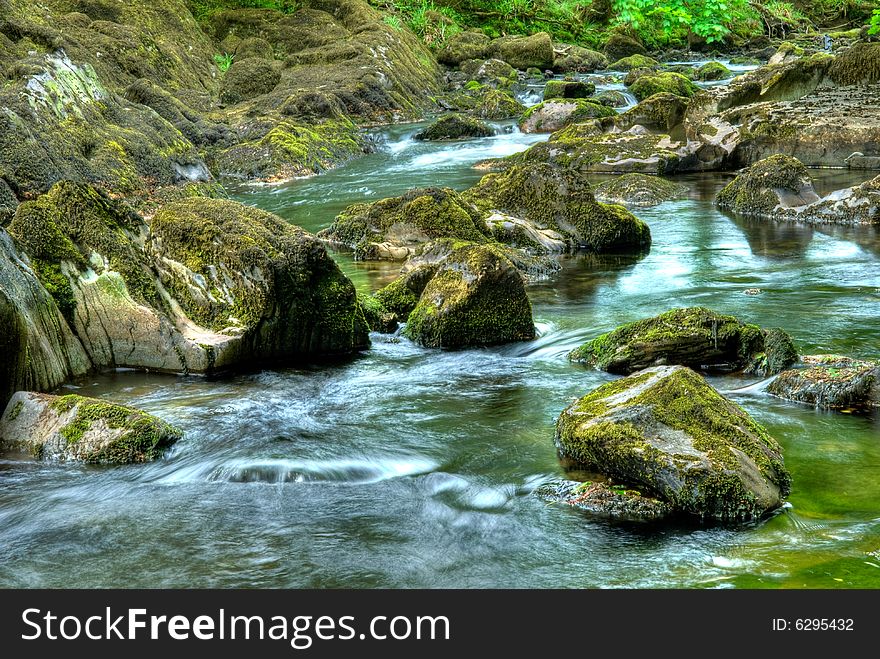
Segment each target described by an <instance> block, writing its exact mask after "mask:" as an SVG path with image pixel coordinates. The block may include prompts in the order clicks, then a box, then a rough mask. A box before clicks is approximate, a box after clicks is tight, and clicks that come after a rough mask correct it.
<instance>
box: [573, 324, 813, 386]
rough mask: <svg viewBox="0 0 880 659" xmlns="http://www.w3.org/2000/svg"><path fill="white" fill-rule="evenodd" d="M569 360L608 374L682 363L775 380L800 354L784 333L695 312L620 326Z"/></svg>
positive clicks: (589, 342)
mask: <svg viewBox="0 0 880 659" xmlns="http://www.w3.org/2000/svg"><path fill="white" fill-rule="evenodd" d="M569 359H571V360H572V361H578V362H583V363H586V364H589V365H591V366H595V367H596V368H600V369H602V370H605V371H608V372H609V373H622V374H629V373H634V372H635V371H639V370H641V369H643V368H647V367H649V366H657V365H666V364H679V365H682V366H689V367H691V368H695V369H710V370H734V371H738V370H743V369H746V370H748V371H749V372H754V373H758V374H761V375H772V374H774V373H779V372H780V371H782V370H784V369H786V368H788V367H790V366H791V365H792V364H794V363H795V362H796V361H797V351H796V350H795V348H794V345H793V343H792V340H791V337H790V336H788V334H786V333H785V332H783V331H782V330H778V329H772V330H763V329H761V328H760V327H758V326H757V325H747V324H745V323H742V322H740V321H739V320H737V319H736V318H734V317H733V316H723V315H721V314H718V313H715V312H714V311H710V310H709V309H705V308H703V307H691V308H687V309H673V310H672V311H667V312H666V313H664V314H660V315H659V316H654V317H653V318H647V319H645V320H640V321H636V322H634V323H628V324H626V325H621V326H620V327H618V328H617V329H616V330H614V331H613V332H609V333H607V334H603V335H602V336H599V337H597V338H595V339H593V340H592V341H588V342H587V343H585V344H583V345H582V346H581V347H579V348H576V349H575V350H572V351H571V353H569Z"/></svg>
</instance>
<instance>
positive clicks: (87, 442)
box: [0, 391, 182, 464]
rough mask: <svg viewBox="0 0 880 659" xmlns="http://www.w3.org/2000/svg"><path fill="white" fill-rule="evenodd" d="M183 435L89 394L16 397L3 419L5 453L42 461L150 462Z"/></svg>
mask: <svg viewBox="0 0 880 659" xmlns="http://www.w3.org/2000/svg"><path fill="white" fill-rule="evenodd" d="M181 437H182V433H181V432H180V431H179V430H178V429H177V428H175V427H174V426H171V425H169V424H167V423H165V422H164V421H162V420H161V419H157V418H156V417H154V416H152V415H150V414H146V413H145V412H141V411H140V410H136V409H134V408H131V407H125V406H123V405H115V404H113V403H108V402H106V401H103V400H98V399H95V398H85V397H83V396H76V395H68V396H50V395H48V394H36V393H30V392H27V391H20V392H18V393H16V394H15V395H14V396H13V397H12V399H11V400H10V401H9V404H8V405H7V406H6V411H5V412H4V413H3V416H2V418H0V450H2V451H14V452H20V453H27V454H29V455H31V456H32V457H34V458H37V459H39V460H58V461H64V462H90V463H110V464H124V463H131V462H148V461H150V460H155V459H156V458H159V457H161V456H162V454H163V453H164V451H165V450H166V449H167V448H169V447H170V446H171V445H172V444H174V442H176V441H177V440H178V439H180V438H181Z"/></svg>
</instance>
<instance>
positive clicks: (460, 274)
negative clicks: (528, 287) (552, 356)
mask: <svg viewBox="0 0 880 659" xmlns="http://www.w3.org/2000/svg"><path fill="white" fill-rule="evenodd" d="M404 333H405V334H406V336H408V337H409V338H411V339H412V340H413V341H415V342H416V343H419V344H421V345H423V346H426V347H430V348H464V347H469V346H484V345H496V344H499V343H509V342H512V341H528V340H530V339H533V338H534V337H535V325H534V321H533V320H532V306H531V304H530V302H529V298H528V296H527V295H526V291H525V284H524V282H523V277H522V275H521V274H520V273H519V270H517V268H516V266H515V265H514V264H513V263H511V261H510V260H509V259H508V258H507V257H506V256H504V255H503V253H501V252H499V251H498V250H497V249H495V248H493V247H492V246H491V245H473V244H472V245H465V246H462V247H460V248H457V249H455V250H453V251H452V252H451V253H450V254H449V256H448V257H446V259H445V260H444V261H443V262H441V263H440V264H439V266H438V267H437V269H436V272H435V273H434V275H433V276H432V277H431V279H430V281H428V283H427V284H426V286H425V288H424V290H423V291H422V293H421V296H420V297H419V301H418V303H417V304H416V306H415V308H414V309H413V311H412V313H411V314H410V315H409V318H408V320H407V324H406V327H405V328H404Z"/></svg>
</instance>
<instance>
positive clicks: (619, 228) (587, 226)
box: [462, 163, 651, 253]
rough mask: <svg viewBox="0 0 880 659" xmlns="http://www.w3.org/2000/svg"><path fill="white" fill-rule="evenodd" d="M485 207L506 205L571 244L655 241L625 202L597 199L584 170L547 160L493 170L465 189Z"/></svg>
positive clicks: (611, 247)
mask: <svg viewBox="0 0 880 659" xmlns="http://www.w3.org/2000/svg"><path fill="white" fill-rule="evenodd" d="M462 196H463V197H464V198H465V199H466V200H468V201H470V202H471V203H473V204H474V205H475V206H476V207H477V208H479V209H480V210H481V211H482V212H483V213H485V214H490V213H492V212H493V211H501V212H503V213H507V214H509V215H512V216H514V217H517V218H522V219H524V220H527V221H528V222H529V223H530V224H531V225H533V226H534V227H536V228H537V229H540V230H550V231H553V232H556V233H558V234H559V235H560V237H562V238H563V239H564V241H565V243H566V244H567V245H568V246H569V249H572V250H577V249H582V250H586V251H592V252H607V253H633V252H640V251H642V250H644V249H646V248H647V247H648V246H649V245H650V244H651V233H650V230H649V229H648V226H647V225H646V224H645V223H643V222H642V221H641V220H639V219H638V218H636V217H635V216H634V215H632V213H630V212H629V211H627V210H626V209H624V208H623V207H621V206H615V205H608V204H600V203H598V202H596V200H595V197H594V196H593V193H592V189H591V187H590V185H589V183H587V181H586V180H585V179H584V177H583V176H581V175H580V174H579V173H578V172H576V171H574V170H570V169H564V168H559V167H553V166H552V165H548V164H545V163H526V164H522V165H514V166H512V167H509V168H508V169H507V170H505V171H504V172H501V173H492V174H487V175H486V176H484V177H483V178H482V179H480V182H479V183H478V184H477V185H476V186H474V187H473V188H470V189H469V190H467V191H465V192H464V193H463V195H462Z"/></svg>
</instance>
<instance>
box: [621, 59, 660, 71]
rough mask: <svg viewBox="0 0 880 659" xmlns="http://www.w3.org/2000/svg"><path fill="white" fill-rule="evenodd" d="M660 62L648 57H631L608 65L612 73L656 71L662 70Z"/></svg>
mask: <svg viewBox="0 0 880 659" xmlns="http://www.w3.org/2000/svg"><path fill="white" fill-rule="evenodd" d="M660 66H661V65H660V62H658V61H657V60H655V59H654V58H653V57H648V56H647V55H629V56H628V57H623V58H621V59H618V60H616V61H614V62H613V63H612V64H609V65H608V69H609V70H611V71H632V70H633V69H648V70H652V71H656V70H657V69H659V68H660Z"/></svg>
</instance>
